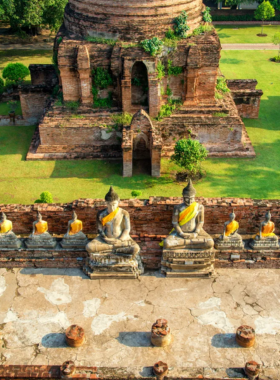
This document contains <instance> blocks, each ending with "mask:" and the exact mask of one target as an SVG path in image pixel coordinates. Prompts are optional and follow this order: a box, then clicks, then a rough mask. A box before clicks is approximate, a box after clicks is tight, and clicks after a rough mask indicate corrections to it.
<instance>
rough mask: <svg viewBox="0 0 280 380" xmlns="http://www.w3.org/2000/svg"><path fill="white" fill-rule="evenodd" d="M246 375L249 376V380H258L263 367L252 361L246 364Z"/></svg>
mask: <svg viewBox="0 0 280 380" xmlns="http://www.w3.org/2000/svg"><path fill="white" fill-rule="evenodd" d="M245 373H246V375H247V376H248V378H249V380H256V379H258V377H259V374H260V373H261V365H260V364H258V363H257V362H255V361H253V360H251V361H250V362H247V363H246V364H245Z"/></svg>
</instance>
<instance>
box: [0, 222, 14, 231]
mask: <svg viewBox="0 0 280 380" xmlns="http://www.w3.org/2000/svg"><path fill="white" fill-rule="evenodd" d="M12 229H13V223H12V222H11V221H10V220H4V222H3V223H1V224H0V233H1V234H5V233H7V232H9V231H12Z"/></svg>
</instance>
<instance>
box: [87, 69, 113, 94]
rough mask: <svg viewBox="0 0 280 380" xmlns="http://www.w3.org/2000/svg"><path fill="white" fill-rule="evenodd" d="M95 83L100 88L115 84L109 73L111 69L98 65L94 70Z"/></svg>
mask: <svg viewBox="0 0 280 380" xmlns="http://www.w3.org/2000/svg"><path fill="white" fill-rule="evenodd" d="M92 77H93V83H94V85H95V86H96V87H98V88H100V89H104V88H108V87H109V86H111V85H112V84H113V79H112V77H111V75H110V73H109V70H106V69H104V68H103V67H97V68H96V69H93V70H92Z"/></svg>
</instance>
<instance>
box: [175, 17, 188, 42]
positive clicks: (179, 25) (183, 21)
mask: <svg viewBox="0 0 280 380" xmlns="http://www.w3.org/2000/svg"><path fill="white" fill-rule="evenodd" d="M187 19H188V16H187V12H186V11H183V12H182V13H181V14H180V16H178V17H176V18H175V19H174V33H175V35H176V36H177V37H180V38H186V37H187V31H188V30H189V29H190V27H189V26H188V25H187Z"/></svg>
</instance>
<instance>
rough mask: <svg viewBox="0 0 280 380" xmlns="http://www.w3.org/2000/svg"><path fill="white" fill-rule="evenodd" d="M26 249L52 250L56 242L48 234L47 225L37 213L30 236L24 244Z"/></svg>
mask: <svg viewBox="0 0 280 380" xmlns="http://www.w3.org/2000/svg"><path fill="white" fill-rule="evenodd" d="M25 244H26V246H27V248H33V249H37V248H54V247H55V246H56V240H55V239H54V238H53V237H52V236H51V235H50V234H49V233H48V223H47V222H46V221H45V220H43V218H42V215H41V214H40V212H39V211H38V213H37V220H36V221H35V222H34V223H33V230H32V233H31V235H29V237H28V239H27V240H26V242H25Z"/></svg>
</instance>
